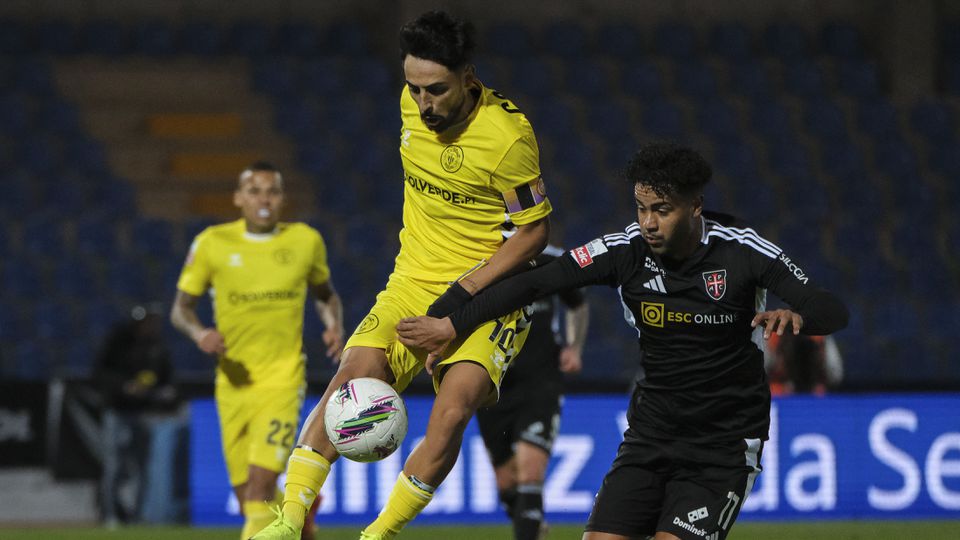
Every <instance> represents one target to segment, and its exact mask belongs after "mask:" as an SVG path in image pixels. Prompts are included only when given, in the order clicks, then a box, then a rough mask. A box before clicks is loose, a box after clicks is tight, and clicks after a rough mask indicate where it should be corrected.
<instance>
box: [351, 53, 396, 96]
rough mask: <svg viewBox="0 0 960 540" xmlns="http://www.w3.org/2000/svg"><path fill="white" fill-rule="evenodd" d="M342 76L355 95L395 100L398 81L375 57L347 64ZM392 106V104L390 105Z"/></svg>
mask: <svg viewBox="0 0 960 540" xmlns="http://www.w3.org/2000/svg"><path fill="white" fill-rule="evenodd" d="M346 67H347V69H346V70H345V73H344V76H345V77H346V79H347V82H348V83H350V85H349V87H350V88H351V89H352V91H353V92H355V93H360V94H364V95H367V96H370V97H371V98H373V99H376V100H378V101H379V100H381V99H386V100H390V101H391V102H392V101H393V100H394V99H396V95H397V90H398V89H399V88H400V87H401V84H400V81H397V80H395V78H394V76H393V74H392V73H391V71H390V69H389V68H388V67H387V65H386V63H385V62H384V61H383V60H381V59H379V58H376V57H372V56H363V57H358V58H355V59H354V60H352V61H351V62H349V63H348V64H347V66H346ZM391 104H392V103H391Z"/></svg>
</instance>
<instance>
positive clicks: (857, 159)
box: [820, 137, 867, 179]
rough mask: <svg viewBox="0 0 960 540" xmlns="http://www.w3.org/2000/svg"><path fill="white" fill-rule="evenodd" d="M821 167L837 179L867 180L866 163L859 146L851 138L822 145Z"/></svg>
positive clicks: (842, 138)
mask: <svg viewBox="0 0 960 540" xmlns="http://www.w3.org/2000/svg"><path fill="white" fill-rule="evenodd" d="M820 166H821V168H822V169H823V171H824V172H826V173H827V174H830V175H833V176H834V177H835V178H843V179H847V178H850V177H857V176H859V177H861V178H866V175H867V168H866V161H865V159H864V157H863V151H862V150H861V149H860V146H859V145H856V144H853V142H851V141H850V139H849V138H844V137H840V138H836V139H833V140H830V141H829V142H822V143H821V144H820Z"/></svg>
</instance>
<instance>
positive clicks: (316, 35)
mask: <svg viewBox="0 0 960 540" xmlns="http://www.w3.org/2000/svg"><path fill="white" fill-rule="evenodd" d="M320 41H321V37H320V30H319V29H318V28H317V27H316V26H314V25H312V24H309V23H303V22H294V23H286V24H281V25H280V27H279V28H278V29H277V38H276V49H275V50H276V52H277V53H278V54H282V55H283V54H286V55H293V56H300V57H311V56H316V55H317V54H318V53H319V52H320Z"/></svg>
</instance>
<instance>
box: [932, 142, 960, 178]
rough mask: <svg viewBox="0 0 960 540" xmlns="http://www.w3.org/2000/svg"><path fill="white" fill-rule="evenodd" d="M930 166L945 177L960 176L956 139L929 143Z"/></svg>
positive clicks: (959, 153)
mask: <svg viewBox="0 0 960 540" xmlns="http://www.w3.org/2000/svg"><path fill="white" fill-rule="evenodd" d="M928 163H929V164H930V168H931V169H932V170H933V171H934V172H937V173H939V174H941V175H943V176H944V177H945V178H948V179H956V178H960V143H958V142H957V141H955V140H954V141H942V142H940V143H939V144H931V145H930V157H929V159H928Z"/></svg>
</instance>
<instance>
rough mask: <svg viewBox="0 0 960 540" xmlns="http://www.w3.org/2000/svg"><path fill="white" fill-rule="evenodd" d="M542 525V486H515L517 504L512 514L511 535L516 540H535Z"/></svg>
mask: <svg viewBox="0 0 960 540" xmlns="http://www.w3.org/2000/svg"><path fill="white" fill-rule="evenodd" d="M542 523H543V486H542V485H541V484H521V485H519V486H517V503H516V505H515V506H514V514H513V535H514V537H516V540H537V536H539V534H540V525H541V524H542Z"/></svg>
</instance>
